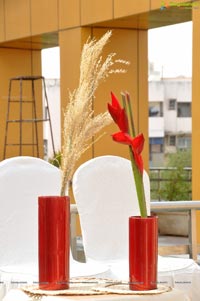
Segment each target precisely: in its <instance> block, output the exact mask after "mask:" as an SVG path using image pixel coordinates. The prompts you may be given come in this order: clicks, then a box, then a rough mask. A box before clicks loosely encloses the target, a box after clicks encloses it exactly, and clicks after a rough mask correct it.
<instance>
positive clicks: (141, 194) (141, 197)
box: [129, 146, 147, 217]
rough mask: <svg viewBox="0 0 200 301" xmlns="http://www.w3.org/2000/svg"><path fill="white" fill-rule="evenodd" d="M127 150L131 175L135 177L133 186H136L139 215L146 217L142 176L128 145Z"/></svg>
mask: <svg viewBox="0 0 200 301" xmlns="http://www.w3.org/2000/svg"><path fill="white" fill-rule="evenodd" d="M129 152H130V157H131V166H132V171H133V176H134V179H135V186H136V191H137V197H138V203H139V209H140V215H141V217H147V207H146V201H145V194H144V185H143V176H142V174H141V173H140V171H139V169H138V168H137V166H136V164H135V160H134V156H133V152H132V149H131V146H129Z"/></svg>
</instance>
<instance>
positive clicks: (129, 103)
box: [125, 92, 136, 137]
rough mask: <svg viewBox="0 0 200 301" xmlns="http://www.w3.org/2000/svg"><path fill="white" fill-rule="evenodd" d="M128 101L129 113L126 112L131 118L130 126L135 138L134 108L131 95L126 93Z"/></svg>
mask: <svg viewBox="0 0 200 301" xmlns="http://www.w3.org/2000/svg"><path fill="white" fill-rule="evenodd" d="M126 99H127V103H128V112H127V109H125V110H126V112H127V113H129V116H130V124H131V135H132V136H133V137H135V136H136V135H135V127H134V121H133V113H132V112H133V111H132V107H131V98H130V94H129V93H127V92H126Z"/></svg>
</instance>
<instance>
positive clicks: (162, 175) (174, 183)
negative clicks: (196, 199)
mask: <svg viewBox="0 0 200 301" xmlns="http://www.w3.org/2000/svg"><path fill="white" fill-rule="evenodd" d="M149 178H150V184H151V185H150V186H151V199H153V200H158V201H160V200H191V199H192V195H191V194H192V190H191V180H192V168H191V167H185V168H183V169H182V170H180V169H177V168H176V167H150V169H149ZM173 190H174V191H173ZM170 193H171V195H170Z"/></svg>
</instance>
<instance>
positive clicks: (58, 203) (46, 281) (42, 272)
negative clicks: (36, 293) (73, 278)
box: [38, 196, 70, 290]
mask: <svg viewBox="0 0 200 301" xmlns="http://www.w3.org/2000/svg"><path fill="white" fill-rule="evenodd" d="M38 223H39V225H38V226H39V229H38V231H39V233H38V236H39V241H38V247H39V253H38V257H39V258H38V259H39V287H40V288H41V289H44V290H59V289H68V288H69V250H70V201H69V197H67V196H41V197H38Z"/></svg>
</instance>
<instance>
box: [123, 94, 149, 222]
mask: <svg viewBox="0 0 200 301" xmlns="http://www.w3.org/2000/svg"><path fill="white" fill-rule="evenodd" d="M121 95H122V102H123V107H124V110H125V112H126V114H127V117H128V116H129V117H130V118H128V120H129V123H130V124H129V125H128V134H130V128H131V134H132V136H133V137H135V127H134V121H133V114H132V108H131V101H130V95H129V94H128V93H126V96H125V95H124V93H121ZM127 104H128V105H127ZM129 153H130V159H131V166H132V171H133V176H134V179H135V186H136V191H137V197H138V204H139V209H140V215H141V217H147V207H146V201H145V193H144V185H143V175H142V173H141V172H140V171H139V169H138V167H137V166H136V164H135V158H134V155H133V152H132V148H131V146H129Z"/></svg>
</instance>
